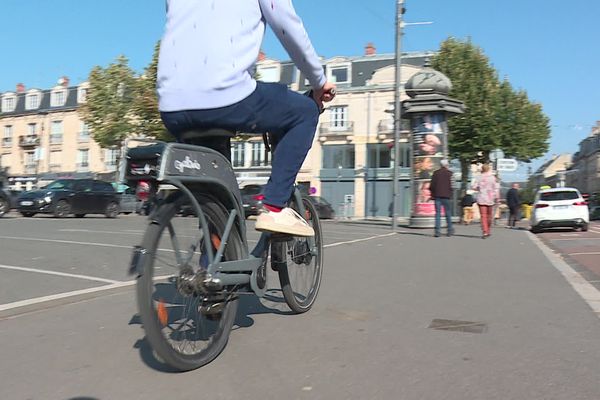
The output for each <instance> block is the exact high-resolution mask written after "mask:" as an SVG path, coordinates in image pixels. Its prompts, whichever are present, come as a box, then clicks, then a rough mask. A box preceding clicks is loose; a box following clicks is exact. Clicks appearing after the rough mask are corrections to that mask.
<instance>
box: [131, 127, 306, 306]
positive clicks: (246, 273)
mask: <svg viewBox="0 0 600 400" xmlns="http://www.w3.org/2000/svg"><path fill="white" fill-rule="evenodd" d="M135 141H140V142H145V143H152V144H153V145H156V146H158V147H156V148H150V147H151V146H152V145H149V146H143V148H137V149H140V150H137V151H131V154H130V152H129V151H128V152H127V156H126V157H124V158H123V163H122V168H121V181H123V182H126V183H130V184H131V183H132V182H136V181H140V180H150V181H152V182H155V185H154V186H155V188H157V186H158V185H160V184H163V185H165V184H168V185H173V186H174V187H176V188H177V189H179V191H180V192H181V193H182V194H183V195H184V196H186V197H187V199H188V200H189V201H190V204H191V205H192V207H193V209H194V211H195V212H196V216H197V217H198V220H199V228H200V230H201V232H202V235H203V237H210V233H209V228H208V223H207V220H206V218H205V216H204V213H203V212H202V206H201V205H200V203H199V202H198V200H197V198H196V191H197V188H198V187H203V188H207V187H210V188H213V189H215V190H213V194H216V196H215V197H216V200H217V201H219V202H220V203H221V204H223V205H229V207H227V206H226V208H227V209H228V211H229V217H228V220H227V223H226V226H225V230H224V232H223V235H222V237H221V243H220V245H219V248H218V249H216V253H215V252H214V250H213V248H212V245H211V243H210V242H211V241H210V240H204V245H205V249H204V250H205V251H206V254H207V257H208V266H207V268H206V270H205V271H203V273H205V274H206V275H205V278H204V282H205V284H206V285H207V286H210V287H212V288H215V289H216V290H221V289H222V288H224V287H226V286H245V285H248V284H249V285H250V288H251V289H252V291H253V292H254V293H255V294H256V295H258V296H261V297H262V296H264V294H265V292H266V286H264V287H263V288H261V287H260V285H259V284H258V283H257V275H258V269H259V267H261V265H262V264H263V262H264V260H263V257H264V255H265V252H266V251H267V250H268V248H269V243H270V241H271V240H272V239H273V237H272V234H270V233H262V234H261V237H260V239H259V241H258V243H257V244H256V246H255V247H254V249H253V250H252V251H248V241H247V238H246V224H245V218H244V215H243V207H242V203H241V196H240V194H239V188H238V186H237V180H236V179H235V174H234V172H233V169H232V167H231V164H230V163H229V161H228V160H227V159H226V158H225V157H223V155H222V154H220V153H218V152H216V151H214V150H212V149H209V148H206V147H201V146H195V145H188V144H181V143H165V142H159V141H148V140H140V139H135ZM128 144H129V143H128V142H127V143H126V148H128ZM131 149H136V148H131ZM155 149H156V151H154V152H153V150H155ZM134 153H139V154H138V158H134V156H135V154H134ZM143 156H145V157H143ZM140 163H143V164H144V166H143V167H142V166H141V164H140ZM293 198H294V200H295V202H296V204H297V205H298V211H299V212H300V215H304V214H305V211H306V210H305V208H304V204H303V202H302V195H301V194H300V192H299V190H298V189H297V188H294V193H293ZM159 217H160V216H157V215H156V214H155V213H153V214H151V215H150V220H151V221H152V223H159V221H158V220H157V219H156V218H159ZM235 224H237V226H238V229H239V234H240V237H241V238H242V243H243V247H244V249H243V250H244V258H242V259H240V260H235V261H221V258H222V256H223V252H224V251H225V246H226V244H227V242H228V239H229V236H230V234H231V232H232V230H233V229H234V225H235ZM169 234H170V236H171V241H172V243H173V245H174V247H176V248H175V251H176V258H177V262H178V264H179V267H180V269H183V268H185V267H186V266H187V264H188V263H189V261H190V260H191V258H192V256H193V254H194V253H193V250H191V254H190V251H189V250H188V254H187V255H186V257H187V258H186V259H183V258H182V254H181V252H180V249H178V248H177V247H178V244H177V240H176V238H175V237H174V236H175V235H174V232H173V231H172V230H170V231H169ZM277 237H279V235H278V236H277ZM282 238H289V236H282ZM199 239H200V238H198V240H199ZM275 239H277V238H275ZM307 241H308V244H309V248H310V249H311V252H315V251H316V249H315V239H314V238H313V237H309V238H307ZM148 256H152V255H151V254H148V252H147V250H146V249H144V248H142V247H140V246H136V247H135V248H134V253H133V257H132V259H131V263H130V266H129V271H130V273H131V274H136V275H137V276H138V277H139V276H141V274H142V267H143V265H144V261H145V257H148Z"/></svg>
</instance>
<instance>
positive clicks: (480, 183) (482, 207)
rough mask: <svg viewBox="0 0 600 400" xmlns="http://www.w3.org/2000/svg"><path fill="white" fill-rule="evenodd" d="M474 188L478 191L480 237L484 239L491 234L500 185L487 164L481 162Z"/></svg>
mask: <svg viewBox="0 0 600 400" xmlns="http://www.w3.org/2000/svg"><path fill="white" fill-rule="evenodd" d="M475 190H477V192H478V193H477V205H478V206H479V212H480V213H481V230H482V232H483V235H482V238H483V239H486V238H487V237H489V236H490V235H491V232H490V230H491V228H492V223H493V218H494V214H493V213H494V205H495V204H497V203H498V199H499V197H500V185H499V184H498V181H497V180H496V177H495V176H494V174H492V172H491V171H490V166H489V165H488V164H483V166H482V167H481V175H480V176H479V178H478V179H477V181H476V182H475Z"/></svg>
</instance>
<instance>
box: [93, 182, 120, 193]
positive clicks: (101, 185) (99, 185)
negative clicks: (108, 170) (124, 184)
mask: <svg viewBox="0 0 600 400" xmlns="http://www.w3.org/2000/svg"><path fill="white" fill-rule="evenodd" d="M92 190H93V191H94V192H114V191H115V189H114V188H113V187H112V186H111V184H110V183H107V182H102V181H94V184H93V186H92Z"/></svg>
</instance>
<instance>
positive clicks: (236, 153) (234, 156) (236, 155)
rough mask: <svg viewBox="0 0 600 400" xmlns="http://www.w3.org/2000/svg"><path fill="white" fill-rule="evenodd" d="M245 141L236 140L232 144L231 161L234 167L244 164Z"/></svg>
mask: <svg viewBox="0 0 600 400" xmlns="http://www.w3.org/2000/svg"><path fill="white" fill-rule="evenodd" d="M245 144H246V143H245V142H234V143H232V144H231V163H232V164H233V166H234V167H243V166H244V161H245V160H244V147H245Z"/></svg>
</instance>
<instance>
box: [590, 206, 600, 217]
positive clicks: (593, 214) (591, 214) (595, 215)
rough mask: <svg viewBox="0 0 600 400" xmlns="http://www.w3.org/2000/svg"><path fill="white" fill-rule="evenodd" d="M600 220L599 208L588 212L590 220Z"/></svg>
mask: <svg viewBox="0 0 600 400" xmlns="http://www.w3.org/2000/svg"><path fill="white" fill-rule="evenodd" d="M599 219H600V206H596V207H593V208H592V209H591V210H590V220H592V221H596V220H599Z"/></svg>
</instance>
